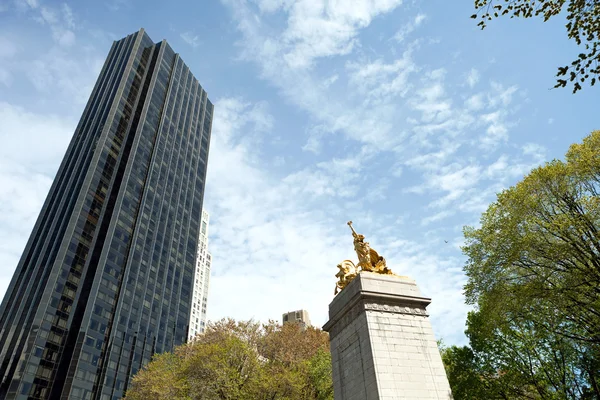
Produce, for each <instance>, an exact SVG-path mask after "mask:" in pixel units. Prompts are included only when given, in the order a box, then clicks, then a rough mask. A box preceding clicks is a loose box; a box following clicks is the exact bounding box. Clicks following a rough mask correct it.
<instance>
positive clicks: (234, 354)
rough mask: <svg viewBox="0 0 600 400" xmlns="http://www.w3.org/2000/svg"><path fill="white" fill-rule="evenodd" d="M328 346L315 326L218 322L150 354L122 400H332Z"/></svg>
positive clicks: (225, 320) (228, 320)
mask: <svg viewBox="0 0 600 400" xmlns="http://www.w3.org/2000/svg"><path fill="white" fill-rule="evenodd" d="M328 343H329V341H328V336H327V334H326V333H325V332H322V331H321V330H318V329H315V328H310V327H309V328H308V329H306V330H303V329H301V328H300V327H299V326H298V325H295V324H285V325H283V326H281V325H278V324H276V323H275V322H273V321H269V323H268V324H265V325H260V324H259V323H256V322H254V321H238V322H236V321H234V320H232V319H223V320H221V321H218V322H216V323H209V325H208V327H207V329H206V332H205V333H204V334H202V335H199V336H198V337H197V338H196V339H195V340H194V341H192V342H191V343H188V344H185V345H182V346H179V347H178V348H176V349H175V351H174V353H173V354H170V353H167V354H161V355H158V356H156V357H155V358H154V359H153V361H152V362H151V363H150V364H148V365H147V366H146V367H145V368H144V369H142V370H141V371H140V372H139V373H138V374H137V375H136V376H135V377H134V378H133V381H132V385H131V388H130V389H129V390H128V391H127V394H126V399H134V400H135V399H148V398H157V399H162V398H164V399H167V398H169V399H205V400H212V399H230V400H235V399H240V400H241V399H258V400H261V399H262V400H275V399H289V400H305V399H316V400H329V399H333V383H332V381H331V356H330V355H329V345H328Z"/></svg>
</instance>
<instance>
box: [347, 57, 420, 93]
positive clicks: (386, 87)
mask: <svg viewBox="0 0 600 400" xmlns="http://www.w3.org/2000/svg"><path fill="white" fill-rule="evenodd" d="M346 68H347V69H348V71H349V74H350V75H349V84H350V85H351V87H352V88H355V89H356V90H358V92H359V93H361V94H363V95H365V96H367V97H369V98H371V99H382V98H383V99H385V100H389V97H390V96H394V95H399V96H405V95H406V93H408V91H409V89H410V88H411V85H410V83H409V76H410V75H411V74H412V73H413V72H416V71H417V67H416V65H415V64H414V62H413V61H412V60H411V58H410V52H408V51H407V52H405V53H404V54H403V56H402V58H400V59H397V60H396V61H394V62H393V63H391V64H386V63H385V62H384V61H383V60H381V59H379V60H375V61H374V62H367V63H364V62H348V63H347V64H346Z"/></svg>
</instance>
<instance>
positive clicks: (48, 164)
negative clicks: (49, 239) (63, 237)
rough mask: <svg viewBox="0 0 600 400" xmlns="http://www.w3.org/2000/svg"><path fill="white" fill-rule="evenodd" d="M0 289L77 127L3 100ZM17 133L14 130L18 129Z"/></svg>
mask: <svg viewBox="0 0 600 400" xmlns="http://www.w3.org/2000/svg"><path fill="white" fill-rule="evenodd" d="M0 121H2V123H0V140H1V141H2V146H1V147H0V187H2V190H0V262H2V265H3V266H5V268H2V269H0V293H4V292H5V290H6V288H7V287H8V283H9V281H10V278H11V276H12V273H13V271H14V269H15V267H16V265H17V262H18V260H19V257H20V256H21V252H22V251H23V249H24V247H25V243H26V241H27V239H28V237H29V234H30V233H31V229H32V228H33V224H34V223H35V220H36V218H37V215H38V213H39V211H40V209H41V206H42V203H43V201H44V199H45V197H46V195H47V193H48V190H49V189H50V185H51V183H52V179H53V177H54V174H55V172H56V169H57V167H58V164H59V162H60V160H61V159H62V157H63V155H64V152H65V150H66V148H67V144H68V141H69V139H70V137H71V135H72V133H73V129H74V127H75V123H74V121H71V120H67V119H63V118H61V117H58V116H56V115H47V114H34V113H31V112H29V111H26V110H25V109H23V108H21V107H17V106H14V105H11V104H8V103H5V102H0ZM17 132H18V134H15V133H17Z"/></svg>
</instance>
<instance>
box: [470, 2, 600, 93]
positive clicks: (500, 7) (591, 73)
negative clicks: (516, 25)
mask: <svg viewBox="0 0 600 400" xmlns="http://www.w3.org/2000/svg"><path fill="white" fill-rule="evenodd" d="M566 3H567V1H566V0H537V1H530V0H504V2H503V4H501V3H500V2H499V1H498V2H496V1H494V0H475V9H476V10H477V12H476V13H475V14H473V15H472V16H471V18H474V19H480V21H479V23H478V26H480V27H481V29H484V28H485V27H486V25H487V21H491V20H492V18H497V17H499V16H503V15H510V18H514V17H522V18H531V17H540V18H543V19H544V21H548V20H549V19H550V18H552V17H554V16H556V15H559V14H560V13H561V12H563V11H566V12H567V21H568V22H567V24H566V28H567V36H568V37H569V39H573V40H575V42H576V43H577V45H579V46H581V45H583V47H584V49H585V50H584V51H583V52H582V53H580V54H579V55H578V56H577V58H576V59H575V60H574V61H573V62H571V64H570V65H566V66H564V67H559V68H558V73H557V74H556V76H557V77H558V79H557V83H556V85H555V86H554V87H565V86H567V80H568V81H569V82H572V83H573V93H576V92H577V91H578V90H581V84H582V83H584V82H585V81H589V83H590V85H591V86H593V85H594V84H595V83H596V80H597V77H598V75H600V65H599V62H600V51H599V50H600V49H599V47H598V46H599V43H600V1H598V0H569V2H568V5H565V4H566ZM565 8H566V10H565Z"/></svg>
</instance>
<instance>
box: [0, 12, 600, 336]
mask: <svg viewBox="0 0 600 400" xmlns="http://www.w3.org/2000/svg"><path fill="white" fill-rule="evenodd" d="M472 7H473V5H472V2H469V1H465V2H449V1H445V2H442V1H436V2H425V1H416V0H414V1H404V2H402V1H397V0H379V1H376V0H373V1H367V0H354V1H325V0H310V1H309V0H299V1H279V0H256V1H242V0H224V1H222V2H216V1H215V2H212V1H211V2H208V1H196V2H193V1H181V2H175V1H173V2H169V3H167V2H152V1H134V0H109V1H93V2H92V1H79V2H74V1H73V2H51V1H44V0H16V1H13V0H0V141H1V143H2V146H1V148H0V188H1V189H0V293H4V291H5V290H6V287H7V285H8V282H9V280H10V277H11V276H12V273H13V271H14V268H15V266H16V264H17V262H18V259H19V257H20V254H21V252H22V250H23V248H24V246H25V242H26V240H27V239H28V236H29V234H30V231H31V229H32V227H33V224H34V222H35V219H36V217H37V214H38V212H39V210H40V208H41V205H42V203H43V201H44V199H45V196H46V194H47V191H48V189H49V187H50V185H51V182H52V178H53V176H54V174H55V173H56V170H57V169H58V165H59V163H60V161H61V159H62V157H63V155H64V151H65V150H66V147H67V144H68V141H69V140H70V137H71V135H72V133H73V131H74V128H75V126H76V124H77V121H78V119H79V116H80V114H81V112H82V110H83V107H84V105H85V102H86V101H87V98H88V96H89V93H90V92H91V88H92V86H93V84H94V82H95V79H96V77H97V75H98V73H99V70H100V68H101V67H102V63H103V61H104V58H105V56H106V54H107V53H108V50H109V49H110V45H111V43H112V41H113V40H116V39H119V38H121V37H123V36H125V35H127V34H129V33H132V32H134V31H136V30H138V29H139V28H141V27H143V28H145V29H146V31H147V32H148V34H149V35H150V37H151V38H152V39H153V40H155V41H159V40H161V39H163V38H164V39H167V40H168V41H169V43H170V44H171V45H172V47H173V48H174V49H175V51H177V52H179V53H180V55H181V57H182V58H183V59H184V61H185V62H186V63H187V64H188V65H189V66H190V68H191V70H192V71H193V73H194V74H195V75H196V77H197V78H198V79H199V81H200V82H201V84H202V85H203V87H204V88H205V89H206V90H207V91H208V94H209V97H210V98H211V100H212V101H213V102H214V103H215V106H216V110H215V120H214V123H213V131H212V135H213V138H212V143H211V151H210V157H209V158H210V160H209V171H208V175H209V177H208V182H207V187H206V196H205V208H206V209H207V210H208V211H209V212H210V213H211V232H210V238H209V240H210V244H209V247H210V250H211V251H212V253H213V260H214V261H213V271H212V278H211V288H210V297H209V304H208V313H209V318H211V319H216V318H221V317H224V316H232V317H235V318H244V319H247V318H255V319H258V320H262V321H266V320H268V319H269V318H271V319H279V318H280V316H281V314H282V313H283V312H286V311H289V310H294V309H299V308H305V309H307V310H308V311H309V313H310V315H311V318H312V320H313V322H314V323H315V324H316V325H322V324H323V323H325V322H326V319H327V306H328V304H329V302H330V301H331V299H332V298H333V289H334V284H335V278H334V274H335V272H336V267H335V266H336V265H337V263H338V262H340V261H341V260H343V259H346V258H352V259H355V255H354V253H353V249H352V237H351V235H350V231H349V229H348V227H347V226H346V221H348V220H350V219H351V220H353V221H354V225H355V227H356V229H357V231H358V232H360V233H363V234H365V235H366V237H367V240H369V241H370V243H371V245H372V247H373V248H375V249H376V250H378V251H379V253H380V254H382V255H383V256H384V257H386V258H387V260H388V265H389V266H391V267H392V269H393V270H394V271H395V272H397V273H399V274H401V275H409V276H411V277H413V278H414V279H415V280H416V281H417V283H418V285H419V286H420V288H421V291H422V292H423V293H424V294H425V295H427V296H429V297H432V299H433V302H432V304H431V305H430V306H429V311H430V314H431V320H432V323H433V327H434V331H435V332H436V336H437V337H438V338H439V337H443V338H444V340H445V341H446V342H447V343H451V344H452V343H464V341H465V338H464V334H463V331H464V322H465V316H466V313H467V311H468V309H469V308H468V307H467V306H466V305H464V299H463V296H462V285H463V284H464V283H465V277H464V275H463V273H462V266H463V264H464V262H465V259H464V257H463V256H462V255H461V252H460V248H459V247H460V245H461V244H462V242H463V239H462V233H461V230H462V227H463V226H464V225H474V224H477V223H478V221H479V216H480V214H481V212H482V211H484V210H485V208H486V207H487V205H488V204H489V202H491V201H493V200H494V197H495V193H496V192H498V191H500V190H502V189H503V188H506V187H509V186H510V185H512V184H514V183H515V182H517V181H518V180H519V179H520V178H522V177H523V175H524V174H525V173H527V171H529V170H530V169H531V168H532V167H535V166H536V165H539V164H540V163H543V162H544V161H547V160H550V159H553V158H560V157H562V156H563V154H564V153H565V151H566V150H567V148H568V146H569V144H571V143H573V142H577V141H580V140H581V139H582V138H583V137H584V136H586V135H587V134H589V132H591V131H592V130H593V129H598V125H597V124H596V118H595V116H596V113H597V104H598V92H597V89H596V88H589V87H585V88H584V90H583V91H582V92H580V93H578V94H577V95H572V94H571V91H570V90H569V89H554V90H549V88H551V87H552V86H553V85H554V75H555V72H556V67H558V66H559V65H564V64H567V63H569V62H570V61H571V60H572V59H574V57H575V56H576V55H577V54H578V49H577V47H576V46H575V44H574V43H571V42H569V41H568V40H567V38H566V34H565V31H564V21H563V20H561V19H560V18H559V19H557V20H555V21H550V22H548V23H542V22H541V21H538V20H517V19H513V20H510V19H501V20H498V21H494V22H493V23H492V24H491V25H490V26H489V27H488V28H487V29H485V30H484V31H480V30H479V29H478V28H477V27H476V23H475V22H474V21H473V20H471V19H470V18H469V16H470V15H471V14H472V13H473V8H472ZM592 108H594V109H592ZM446 242H447V243H446Z"/></svg>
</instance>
